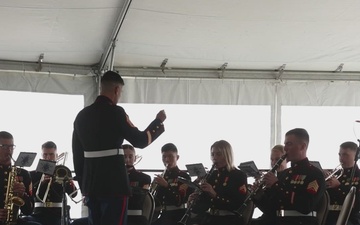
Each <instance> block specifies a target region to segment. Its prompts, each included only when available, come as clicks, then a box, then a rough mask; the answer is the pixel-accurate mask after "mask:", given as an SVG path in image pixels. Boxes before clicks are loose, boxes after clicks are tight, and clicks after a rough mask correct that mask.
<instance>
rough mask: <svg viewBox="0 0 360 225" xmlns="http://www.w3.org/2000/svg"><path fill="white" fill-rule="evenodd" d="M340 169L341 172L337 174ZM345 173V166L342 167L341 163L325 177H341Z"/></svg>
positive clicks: (326, 179) (327, 178)
mask: <svg viewBox="0 0 360 225" xmlns="http://www.w3.org/2000/svg"><path fill="white" fill-rule="evenodd" d="M339 171H340V173H339V174H337V173H338V172H339ZM343 173H344V168H343V167H342V164H341V163H340V164H339V165H338V166H337V167H335V169H333V171H332V172H331V173H330V174H329V175H328V176H327V177H326V178H325V181H328V180H329V179H330V178H332V177H334V178H335V179H339V178H340V177H341V176H342V175H343Z"/></svg>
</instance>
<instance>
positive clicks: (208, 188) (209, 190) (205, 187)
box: [200, 182, 216, 198]
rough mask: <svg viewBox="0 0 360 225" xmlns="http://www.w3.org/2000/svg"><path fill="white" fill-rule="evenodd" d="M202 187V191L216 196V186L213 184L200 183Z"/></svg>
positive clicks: (213, 196)
mask: <svg viewBox="0 0 360 225" xmlns="http://www.w3.org/2000/svg"><path fill="white" fill-rule="evenodd" d="M200 188H201V190H202V191H204V192H207V193H209V195H210V197H212V198H215V197H216V192H215V190H214V188H213V187H212V186H211V184H209V183H207V182H204V183H202V184H201V185H200Z"/></svg>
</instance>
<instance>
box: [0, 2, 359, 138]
mask: <svg viewBox="0 0 360 225" xmlns="http://www.w3.org/2000/svg"><path fill="white" fill-rule="evenodd" d="M359 10H360V2H359V1H355V0H344V1H332V0H331V1H329V0H319V1H316V2H314V1H310V0H305V1H288V0H287V1H285V0H280V1H279V0H267V1H243V0H223V1H218V0H199V1H193V0H183V1H173V0H151V1H139V0H133V1H131V0H123V1H118V0H104V1H94V0H77V1H69V0H64V1H44V0H37V1H31V2H29V1H25V0H16V1H8V0H6V1H2V2H1V3H0V28H1V30H2V34H1V35H0V89H1V90H16V91H30V92H49V93H61V94H80V95H84V102H85V105H88V104H90V103H92V101H93V100H94V98H95V96H96V95H97V93H98V90H97V89H98V84H97V82H98V76H99V75H101V73H102V72H103V71H105V70H108V69H114V70H117V71H119V72H120V74H122V75H123V76H124V77H125V79H126V80H125V82H126V91H125V93H124V96H123V98H122V101H123V102H129V103H170V104H179V103H181V104H233V105H241V104H244V105H271V108H272V127H273V128H272V129H273V130H272V135H273V137H272V139H273V141H272V142H274V143H275V142H276V141H278V139H279V137H278V136H279V134H278V132H279V131H278V128H279V126H280V125H279V118H280V117H281V106H282V105H319V106H322V105H334V106H335V105H345V106H347V105H349V106H358V105H359V99H358V98H357V97H356V96H359V93H358V92H359V85H360V84H359V82H358V81H359V80H360V63H359V61H360V54H359V49H360V31H359V29H358V28H359V27H360V26H359V25H360V24H359V23H360V14H359V13H358V11H359ZM277 126H278V127H277Z"/></svg>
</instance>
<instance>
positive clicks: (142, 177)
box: [127, 166, 151, 188]
mask: <svg viewBox="0 0 360 225" xmlns="http://www.w3.org/2000/svg"><path fill="white" fill-rule="evenodd" d="M127 169H128V175H129V181H130V186H131V187H140V188H142V187H144V185H150V183H151V177H150V176H149V175H147V174H145V173H143V172H140V171H138V170H136V169H135V167H133V166H131V167H128V168H127Z"/></svg>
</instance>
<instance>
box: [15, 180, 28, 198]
mask: <svg viewBox="0 0 360 225" xmlns="http://www.w3.org/2000/svg"><path fill="white" fill-rule="evenodd" d="M13 192H14V193H16V194H17V196H19V197H22V196H23V195H24V193H25V185H24V183H23V182H14V187H13Z"/></svg>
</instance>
